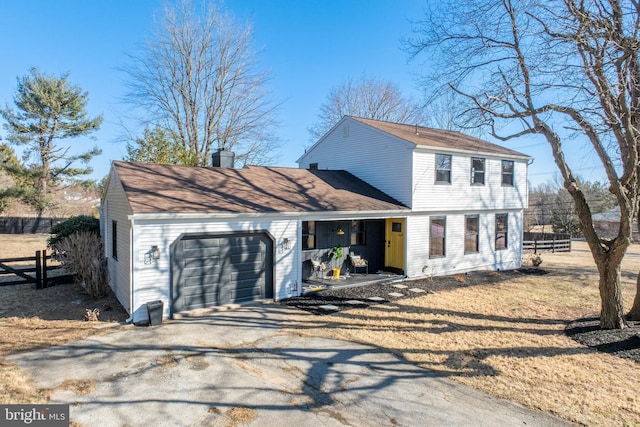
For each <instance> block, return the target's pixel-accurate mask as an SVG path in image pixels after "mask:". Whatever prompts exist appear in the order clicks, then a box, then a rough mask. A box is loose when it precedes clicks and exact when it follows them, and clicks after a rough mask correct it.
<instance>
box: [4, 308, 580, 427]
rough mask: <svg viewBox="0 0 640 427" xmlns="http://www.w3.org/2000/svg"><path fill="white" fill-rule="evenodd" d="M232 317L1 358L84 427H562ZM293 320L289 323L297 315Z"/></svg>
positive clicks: (358, 350) (371, 355)
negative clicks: (82, 390) (80, 387)
mask: <svg viewBox="0 0 640 427" xmlns="http://www.w3.org/2000/svg"><path fill="white" fill-rule="evenodd" d="M292 310H294V309H291V308H288V307H283V306H280V305H277V304H270V305H259V306H250V307H243V308H240V309H236V310H232V311H225V312H220V313H218V314H215V315H213V316H211V317H207V318H198V319H187V320H181V321H173V322H170V323H164V324H162V325H159V326H154V327H148V328H138V327H126V328H124V330H122V331H119V332H116V333H113V334H109V335H104V336H99V337H94V338H92V339H88V340H83V341H79V342H75V343H72V344H68V345H64V346H60V347H53V348H50V349H45V350H40V351H34V352H30V353H23V354H19V355H14V356H11V357H10V358H9V360H13V361H16V362H18V364H19V365H20V367H21V368H22V369H24V370H25V371H27V372H29V373H30V374H31V375H32V376H33V378H35V380H36V382H37V384H38V386H40V387H51V388H54V387H58V386H60V385H61V384H62V383H63V381H67V383H66V384H73V383H74V382H76V381H81V380H89V381H90V382H91V384H93V386H94V387H95V388H94V390H93V391H91V392H90V393H88V394H83V395H82V394H75V393H74V392H72V391H68V390H65V389H62V388H60V389H58V390H56V391H55V392H53V394H52V400H51V403H70V404H71V408H70V410H71V419H72V420H74V421H76V422H78V423H80V424H81V425H85V426H105V427H108V426H151V425H153V426H204V425H207V426H228V425H251V426H296V427H302V426H417V425H421V426H517V425H521V426H524V425H527V426H566V425H568V424H566V423H564V422H562V421H560V420H558V419H556V418H553V417H551V416H549V415H546V414H544V413H540V412H534V411H530V410H527V409H525V408H522V407H520V406H517V405H515V404H512V403H510V402H507V401H503V400H500V399H496V398H493V397H490V396H488V395H486V394H484V393H481V392H479V391H476V390H473V389H470V388H468V387H465V386H462V385H459V384H456V383H454V382H452V381H450V380H447V379H444V378H441V377H438V376H436V375H434V374H432V373H430V372H429V371H426V370H424V369H420V368H417V367H415V366H413V365H411V364H409V363H407V362H404V361H401V360H399V359H398V358H397V357H395V356H394V355H391V354H389V353H386V352H384V351H381V350H379V349H375V348H372V347H367V346H363V345H359V344H354V343H351V342H345V341H337V340H331V339H324V338H309V337H302V336H299V335H297V334H289V333H284V332H283V331H282V327H283V326H285V325H286V326H287V327H291V326H292V323H291V321H290V319H289V318H288V314H289V313H291V312H292ZM296 313H297V314H298V315H299V314H300V312H297V311H296Z"/></svg>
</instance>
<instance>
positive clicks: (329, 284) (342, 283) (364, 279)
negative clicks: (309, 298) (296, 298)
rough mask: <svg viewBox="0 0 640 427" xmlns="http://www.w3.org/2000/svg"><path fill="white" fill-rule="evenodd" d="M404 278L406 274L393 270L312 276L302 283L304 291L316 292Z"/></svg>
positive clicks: (383, 282)
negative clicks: (334, 276) (336, 275)
mask: <svg viewBox="0 0 640 427" xmlns="http://www.w3.org/2000/svg"><path fill="white" fill-rule="evenodd" d="M402 279H404V276H402V275H399V274H395V273H391V272H387V271H385V272H378V273H369V274H365V273H348V274H346V275H341V276H340V278H339V279H333V278H330V277H328V276H327V277H325V278H323V277H316V276H313V277H310V278H308V279H307V280H305V281H304V282H303V284H302V293H303V294H304V293H307V292H315V291H318V290H323V289H341V288H351V287H355V286H367V285H378V284H385V283H390V282H395V281H398V280H402Z"/></svg>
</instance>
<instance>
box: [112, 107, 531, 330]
mask: <svg viewBox="0 0 640 427" xmlns="http://www.w3.org/2000/svg"><path fill="white" fill-rule="evenodd" d="M218 154H219V155H220V157H223V154H224V155H225V156H226V155H227V154H228V153H218ZM529 161H530V158H529V157H528V156H526V155H523V154H521V153H517V152H515V151H512V150H508V149H506V148H504V147H501V146H498V145H495V144H491V143H488V142H486V141H482V140H479V139H477V138H472V137H469V136H466V135H462V134H460V133H456V132H448V131H439V130H434V129H427V128H422V127H417V126H413V125H402V124H394V123H387V122H380V121H374V120H365V119H360V118H354V117H345V118H343V119H342V120H341V121H340V122H339V123H338V124H336V126H334V127H333V128H332V129H331V130H330V131H329V132H328V133H327V134H326V135H325V136H323V137H322V138H321V139H320V140H319V141H318V142H317V143H316V144H314V145H313V146H312V147H311V148H310V149H309V150H307V151H306V152H305V154H304V155H303V156H302V157H301V158H300V159H299V165H300V167H299V168H272V167H257V166H249V167H245V168H242V169H235V168H233V167H211V168H198V167H186V166H172V165H152V164H144V163H127V162H114V163H113V166H112V168H111V172H110V175H109V180H108V187H107V190H106V193H105V200H104V203H103V206H102V213H101V223H102V230H103V234H104V241H105V255H106V256H107V260H108V270H109V275H110V284H111V287H112V289H113V290H114V292H115V294H116V296H117V297H118V299H119V300H120V302H121V303H122V305H123V306H124V307H125V309H127V311H128V312H129V313H130V314H131V315H132V316H133V320H134V321H137V320H140V319H142V318H143V317H144V316H145V315H146V310H145V309H146V304H147V303H150V302H152V301H157V300H160V301H162V302H163V304H164V316H172V315H174V314H176V313H180V312H182V311H188V310H193V309H199V308H204V309H206V308H209V307H211V306H216V305H223V304H230V303H244V302H250V301H255V300H259V299H265V298H266V299H276V300H279V299H283V298H287V297H290V296H296V295H299V294H300V293H301V291H302V284H303V282H309V283H311V282H313V281H314V280H316V279H318V274H319V271H318V269H317V268H316V267H317V266H318V265H319V264H320V265H324V264H329V265H331V267H332V268H334V269H335V273H334V274H338V275H342V274H346V273H355V266H356V263H354V262H353V260H356V261H357V260H358V259H366V260H367V261H368V264H367V268H368V270H367V271H361V273H360V274H364V275H367V274H368V273H369V274H370V275H371V276H377V275H376V274H375V273H376V272H393V273H396V274H400V275H402V276H407V277H423V276H430V275H443V274H451V273H456V272H467V271H473V270H487V269H490V270H498V269H501V270H502V269H513V268H517V267H519V266H520V265H521V260H522V249H521V248H522V213H523V209H524V208H525V207H526V203H527V164H528V162H529ZM337 247H341V248H344V255H343V256H342V257H341V258H339V259H335V258H331V257H330V256H329V255H330V253H331V251H332V249H334V248H337ZM371 273H373V274H371ZM325 278H326V273H325V272H324V270H323V271H322V272H320V280H324V279H325Z"/></svg>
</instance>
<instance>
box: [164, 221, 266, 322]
mask: <svg viewBox="0 0 640 427" xmlns="http://www.w3.org/2000/svg"><path fill="white" fill-rule="evenodd" d="M272 258H273V243H272V240H271V239H270V238H269V236H267V235H266V234H263V233H250V234H244V233H243V234H224V235H205V236H202V235H199V236H185V237H183V238H181V239H180V240H179V241H178V242H176V244H175V245H174V247H173V250H172V289H171V291H172V307H171V311H172V313H176V312H179V311H184V310H193V309H196V308H205V307H211V306H216V305H222V304H231V303H244V302H250V301H254V300H256V299H262V298H273V273H272V271H273V259H272Z"/></svg>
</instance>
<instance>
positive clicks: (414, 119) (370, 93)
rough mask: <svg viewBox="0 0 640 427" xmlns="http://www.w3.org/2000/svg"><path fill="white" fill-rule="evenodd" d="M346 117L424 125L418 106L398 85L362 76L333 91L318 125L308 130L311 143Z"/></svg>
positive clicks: (322, 109)
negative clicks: (405, 95) (406, 96)
mask: <svg viewBox="0 0 640 427" xmlns="http://www.w3.org/2000/svg"><path fill="white" fill-rule="evenodd" d="M343 116H356V117H362V118H365V119H373V120H383V121H388V122H397V123H423V122H424V119H423V118H422V116H421V112H420V108H419V106H418V105H417V104H416V103H414V102H413V101H412V100H411V99H409V98H405V97H404V96H403V95H402V92H401V91H400V89H399V88H398V86H396V85H395V84H393V83H391V82H389V81H384V80H381V79H376V78H373V77H367V76H366V75H364V74H363V75H362V76H361V77H360V78H358V79H353V78H350V79H347V80H345V81H344V82H343V83H341V84H340V85H338V86H335V87H334V88H332V89H331V91H330V92H329V94H328V95H327V99H326V100H325V102H324V103H323V104H322V105H321V106H320V113H319V114H318V121H317V123H316V124H315V125H314V126H313V127H311V128H309V134H310V137H311V140H313V141H316V140H317V139H318V138H320V137H321V136H322V135H324V134H325V133H326V132H327V131H328V130H329V129H331V127H332V126H333V125H335V124H336V123H338V121H340V119H342V117H343Z"/></svg>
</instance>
